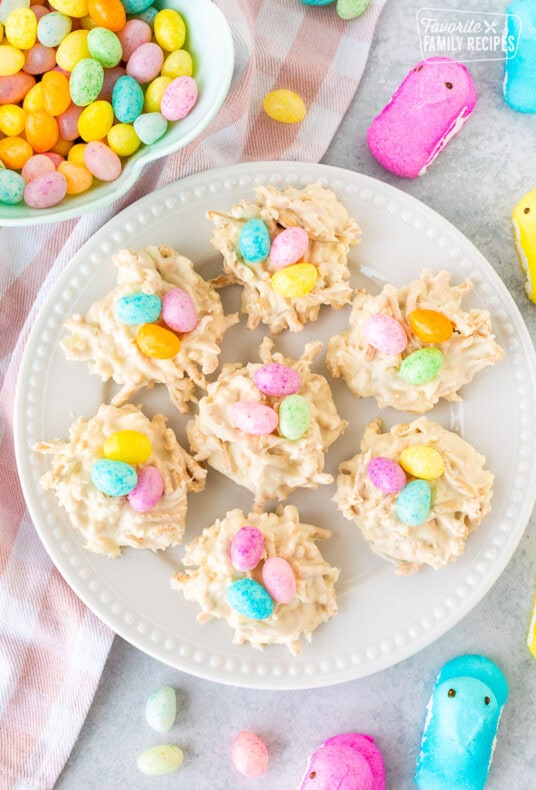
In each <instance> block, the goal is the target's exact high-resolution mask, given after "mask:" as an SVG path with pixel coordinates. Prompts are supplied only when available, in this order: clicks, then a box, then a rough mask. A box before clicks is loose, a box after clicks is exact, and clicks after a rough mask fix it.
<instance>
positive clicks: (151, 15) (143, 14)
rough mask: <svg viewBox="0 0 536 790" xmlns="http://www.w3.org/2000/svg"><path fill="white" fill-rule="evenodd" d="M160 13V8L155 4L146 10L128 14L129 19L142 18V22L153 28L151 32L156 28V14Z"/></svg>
mask: <svg viewBox="0 0 536 790" xmlns="http://www.w3.org/2000/svg"><path fill="white" fill-rule="evenodd" d="M157 14H158V10H157V9H156V8H154V6H152V5H151V6H149V7H148V8H146V9H145V11H138V13H137V14H132V15H129V16H127V21H128V20H130V19H141V21H142V22H145V24H147V25H149V27H150V28H151V34H152V31H153V28H154V20H155V19H156V15H157Z"/></svg>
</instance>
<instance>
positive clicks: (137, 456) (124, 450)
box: [102, 431, 153, 464]
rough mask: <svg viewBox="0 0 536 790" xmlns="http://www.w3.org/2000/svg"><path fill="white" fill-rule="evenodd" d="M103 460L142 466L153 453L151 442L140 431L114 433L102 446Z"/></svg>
mask: <svg viewBox="0 0 536 790" xmlns="http://www.w3.org/2000/svg"><path fill="white" fill-rule="evenodd" d="M102 452H103V453H104V457H105V458H109V459H110V461H124V462H125V463H126V464H143V463H145V461H148V460H149V458H150V457H151V453H152V452H153V448H152V445H151V442H150V441H149V439H148V438H147V436H145V434H144V433H141V432H140V431H115V432H114V433H112V434H110V436H108V437H107V439H106V441H105V442H104V444H103V446H102Z"/></svg>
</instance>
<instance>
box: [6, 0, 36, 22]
mask: <svg viewBox="0 0 536 790" xmlns="http://www.w3.org/2000/svg"><path fill="white" fill-rule="evenodd" d="M29 7H30V0H2V2H1V3H0V22H2V24H4V25H5V24H6V22H7V20H8V17H9V15H10V14H11V13H12V11H15V10H16V9H17V8H29Z"/></svg>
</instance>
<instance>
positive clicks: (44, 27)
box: [37, 11, 73, 47]
mask: <svg viewBox="0 0 536 790" xmlns="http://www.w3.org/2000/svg"><path fill="white" fill-rule="evenodd" d="M72 26H73V23H72V20H71V17H69V16H67V15H66V14H60V12H59V11H52V12H51V13H50V14H45V15H44V16H42V17H41V19H40V20H39V23H38V25H37V39H38V41H39V43H40V44H43V45H44V46H45V47H57V46H59V45H60V44H61V42H62V41H63V39H64V38H65V36H67V35H69V33H70V32H71V29H72Z"/></svg>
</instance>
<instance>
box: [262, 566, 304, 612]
mask: <svg viewBox="0 0 536 790" xmlns="http://www.w3.org/2000/svg"><path fill="white" fill-rule="evenodd" d="M262 583H263V584H264V586H265V587H266V589H267V590H268V592H269V593H270V596H271V597H272V599H273V600H274V601H276V603H290V602H291V601H293V600H294V598H295V597H296V576H295V575H294V571H293V570H292V568H291V566H290V564H289V563H288V562H287V561H286V560H285V559H283V557H270V558H269V559H267V560H266V562H265V563H264V565H263V566H262Z"/></svg>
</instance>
